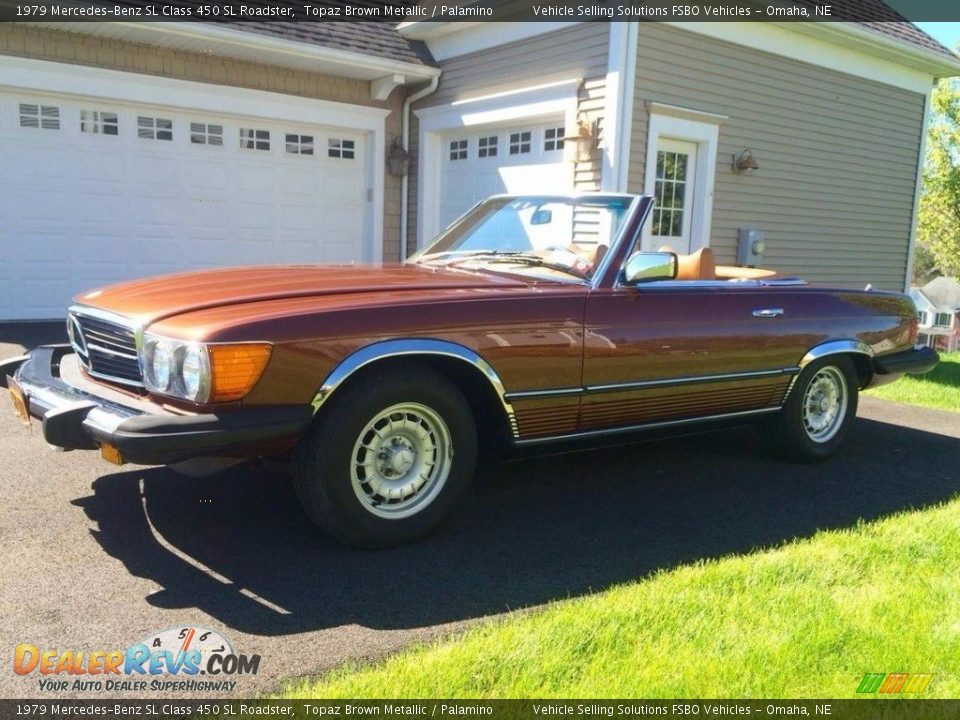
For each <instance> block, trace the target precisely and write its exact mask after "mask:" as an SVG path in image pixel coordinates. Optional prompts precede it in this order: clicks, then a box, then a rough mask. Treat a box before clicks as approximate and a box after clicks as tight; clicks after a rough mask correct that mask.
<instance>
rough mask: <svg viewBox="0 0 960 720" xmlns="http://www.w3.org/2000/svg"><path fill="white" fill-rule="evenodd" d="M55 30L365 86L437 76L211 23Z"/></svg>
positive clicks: (76, 25)
mask: <svg viewBox="0 0 960 720" xmlns="http://www.w3.org/2000/svg"><path fill="white" fill-rule="evenodd" d="M28 24H31V25H35V26H37V27H42V28H44V29H48V30H49V29H54V28H51V25H50V23H28ZM55 29H56V30H66V31H69V32H75V33H82V34H84V35H95V36H97V37H108V38H112V39H117V40H123V41H127V42H141V43H146V44H149V45H154V46H159V47H172V48H179V49H183V50H188V51H194V52H208V53H209V52H213V53H215V54H217V55H221V56H224V57H235V58H238V59H245V60H251V61H254V62H262V63H264V64H269V65H279V66H281V67H293V68H298V69H306V70H311V71H313V72H325V73H330V74H336V75H341V76H343V77H351V78H359V79H365V80H372V79H375V78H377V77H381V76H383V75H391V74H393V73H399V74H402V75H405V76H407V79H408V80H412V81H414V82H421V81H423V80H428V79H430V78H432V77H434V76H435V75H439V74H440V69H439V68H435V67H431V66H429V65H419V64H417V63H409V62H403V61H400V60H391V59H390V58H381V57H377V56H374V55H367V54H364V53H359V52H354V51H350V50H342V49H339V48H333V47H328V46H324V45H314V44H310V43H304V42H299V41H296V40H291V39H289V38H280V37H272V36H270V35H264V34H262V33H254V32H246V31H243V30H234V29H232V28H229V27H223V26H221V25H219V24H213V23H199V22H63V23H56V27H55Z"/></svg>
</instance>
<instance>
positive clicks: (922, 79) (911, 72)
mask: <svg viewBox="0 0 960 720" xmlns="http://www.w3.org/2000/svg"><path fill="white" fill-rule="evenodd" d="M664 25H671V26H673V27H676V28H679V29H680V30H687V31H688V32H693V33H697V34H699V35H705V36H707V37H711V38H715V39H717V40H724V41H726V42H731V43H736V44H737V45H743V46H746V47H749V48H752V49H754V50H761V51H763V52H768V53H772V54H774V55H780V56H783V57H787V58H790V59H792V60H799V61H800V62H805V63H808V64H810V65H816V66H818V67H824V68H828V69H830V70H835V71H836V72H840V73H845V74H847V75H854V76H856V77H861V78H864V79H867V80H873V81H875V82H879V83H883V84H885V85H893V86H895V87H899V88H903V89H905V90H912V91H914V92H919V93H923V94H926V92H927V91H928V90H929V88H930V83H931V82H932V78H933V76H934V75H935V73H934V72H933V70H931V69H928V70H920V69H916V68H913V67H907V66H905V65H904V64H903V63H902V60H901V61H900V62H896V61H893V60H889V59H885V58H884V57H883V56H878V55H877V54H873V55H871V54H868V52H869V49H868V48H867V47H866V46H865V45H864V44H863V43H861V44H860V46H858V49H851V48H848V47H844V46H843V45H840V44H838V43H842V42H844V40H846V39H847V38H849V37H850V34H849V32H847V33H846V34H843V33H839V32H830V29H829V28H827V27H826V26H830V25H841V23H828V22H816V23H813V22H810V23H806V22H795V23H785V24H784V25H782V26H781V25H778V24H775V23H762V22H666V23H664ZM834 30H836V28H834ZM848 30H849V28H848ZM857 35H858V38H859V37H861V36H860V34H859V33H858V34H857ZM870 35H871V36H876V38H873V37H872V38H871V39H877V38H880V37H881V36H879V35H877V33H872V32H871V33H870ZM897 48H898V49H899V50H902V57H911V56H912V55H913V53H911V52H910V51H909V46H904V45H902V44H900V43H897ZM948 63H949V61H948V60H946V59H944V61H943V64H944V65H947V64H948ZM704 70H705V72H706V71H708V68H705V69H704ZM954 72H958V73H960V61H958V65H957V69H956V70H955V71H954Z"/></svg>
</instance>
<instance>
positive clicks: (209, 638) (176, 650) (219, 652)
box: [13, 626, 260, 692]
mask: <svg viewBox="0 0 960 720" xmlns="http://www.w3.org/2000/svg"><path fill="white" fill-rule="evenodd" d="M259 670H260V656H259V655H243V654H240V653H237V652H236V651H235V650H234V649H233V644H232V643H231V642H230V641H229V640H228V639H227V638H226V636H224V635H223V634H222V633H219V632H217V631H216V630H209V629H207V628H201V627H189V626H188V627H177V628H170V629H168V630H161V631H160V632H157V633H154V634H152V635H149V636H147V637H146V638H144V639H143V640H141V641H140V642H137V643H134V644H133V645H131V646H130V647H128V648H127V649H126V650H94V651H90V652H84V651H81V650H57V649H49V648H39V647H37V646H36V645H33V644H30V643H20V644H19V645H17V647H16V649H15V650H14V654H13V671H14V672H15V673H16V674H17V675H32V674H37V675H38V676H39V677H38V683H39V688H40V690H42V691H44V692H67V691H69V692H118V691H119V692H124V691H126V692H145V691H168V692H175V691H179V692H184V691H186V692H196V691H211V692H230V691H232V690H233V689H234V688H235V687H236V685H237V681H236V680H234V679H232V678H234V677H237V676H242V675H256V674H257V672H258V671H259Z"/></svg>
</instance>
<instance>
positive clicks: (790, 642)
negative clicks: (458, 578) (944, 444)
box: [282, 499, 960, 698]
mask: <svg viewBox="0 0 960 720" xmlns="http://www.w3.org/2000/svg"><path fill="white" fill-rule="evenodd" d="M609 551H610V552H616V548H609ZM439 591H441V590H438V592H439ZM895 671H901V672H911V673H912V672H918V673H919V672H928V673H934V674H935V677H934V678H933V680H932V682H931V683H930V685H929V687H928V689H927V692H926V693H925V696H927V697H930V696H932V697H958V696H960V499H957V500H953V501H950V502H948V503H946V504H943V505H940V506H937V507H932V508H926V509H923V510H920V511H913V512H906V513H903V514H899V515H896V516H892V517H889V518H885V519H883V520H880V521H877V522H872V523H869V524H861V525H859V526H857V527H854V528H850V529H847V530H840V531H829V532H821V533H818V534H817V535H815V536H813V537H812V538H810V539H806V540H802V541H796V542H792V543H789V544H786V545H783V546H781V547H776V548H770V549H766V550H759V551H757V552H754V553H752V554H749V555H742V556H731V557H727V558H723V559H720V560H715V561H708V562H702V563H698V564H695V565H691V566H686V567H681V568H678V569H676V570H672V571H669V572H662V573H659V574H656V575H654V576H652V577H648V578H644V579H641V580H638V581H636V582H632V583H629V584H625V585H620V586H617V587H614V588H611V589H610V590H607V591H605V592H602V593H599V594H596V595H592V596H587V597H582V598H577V599H572V600H564V601H561V602H557V603H554V604H552V605H550V606H548V607H546V608H544V609H542V610H538V611H534V612H531V613H526V614H519V615H513V616H510V617H508V618H506V619H502V620H494V621H491V622H488V623H486V624H482V625H479V626H477V627H476V628H474V629H473V630H470V631H468V632H466V633H465V634H463V635H460V636H456V637H452V638H448V639H446V640H444V641H441V642H438V643H435V644H431V645H426V646H420V647H416V648H413V649H411V650H408V651H407V652H404V653H402V654H399V655H396V656H394V657H391V658H389V659H387V660H385V661H383V662H380V663H376V664H372V665H365V666H354V667H346V668H341V669H339V670H336V671H334V672H333V673H331V674H329V675H327V676H325V677H322V678H320V679H319V680H311V681H300V682H299V683H297V684H294V685H291V686H290V687H288V688H286V690H285V691H284V692H283V694H282V696H283V697H288V698H315V697H329V698H412V697H425V698H426V697H433V698H445V697H447V698H448V697H458V698H464V697H467V698H476V697H482V698H511V697H538V698H548V697H567V698H591V697H614V698H626V697H641V696H642V697H700V698H721V697H730V698H738V697H767V698H778V697H780V698H803V697H810V698H823V697H826V698H844V697H851V696H855V694H856V689H857V686H858V685H859V683H860V681H861V679H862V677H863V675H864V673H866V672H882V673H887V672H895Z"/></svg>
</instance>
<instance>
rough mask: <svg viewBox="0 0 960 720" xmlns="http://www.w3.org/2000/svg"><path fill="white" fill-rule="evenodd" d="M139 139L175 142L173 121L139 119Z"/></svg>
mask: <svg viewBox="0 0 960 720" xmlns="http://www.w3.org/2000/svg"><path fill="white" fill-rule="evenodd" d="M137 137H141V138H144V139H145V140H173V120H168V119H167V118H154V117H144V116H143V115H141V116H140V117H138V118H137Z"/></svg>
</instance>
